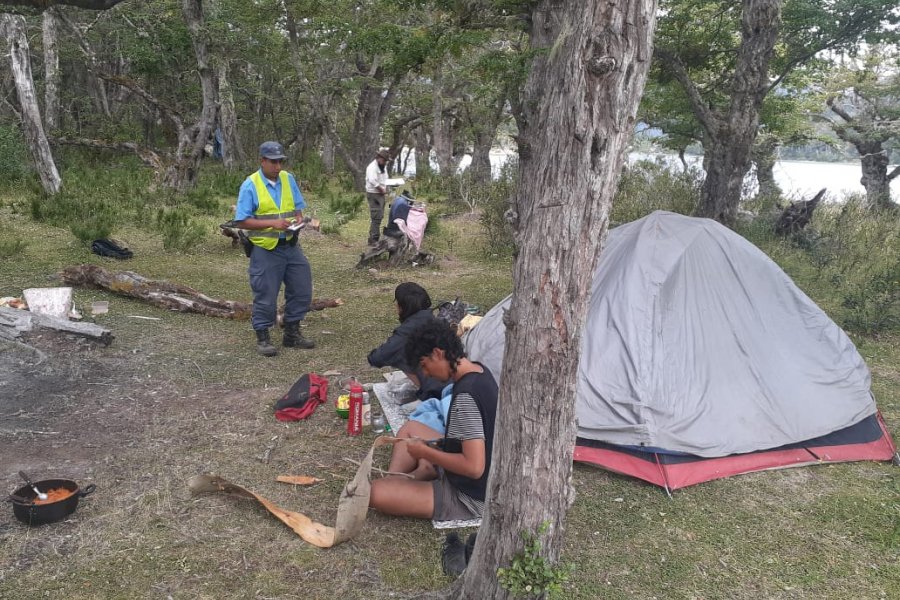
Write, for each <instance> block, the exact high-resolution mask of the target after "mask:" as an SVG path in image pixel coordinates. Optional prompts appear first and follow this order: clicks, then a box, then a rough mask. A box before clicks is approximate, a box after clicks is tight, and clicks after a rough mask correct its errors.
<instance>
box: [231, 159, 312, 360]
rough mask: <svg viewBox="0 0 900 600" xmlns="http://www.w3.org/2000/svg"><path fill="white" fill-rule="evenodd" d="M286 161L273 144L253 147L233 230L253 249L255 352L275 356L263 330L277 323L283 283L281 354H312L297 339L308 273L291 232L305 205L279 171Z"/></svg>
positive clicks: (307, 299) (309, 280)
mask: <svg viewBox="0 0 900 600" xmlns="http://www.w3.org/2000/svg"><path fill="white" fill-rule="evenodd" d="M285 158H287V157H286V156H285V154H284V148H283V147H282V146H281V144H279V143H278V142H263V143H262V145H260V147H259V164H260V168H259V170H258V171H256V172H255V173H253V174H252V175H250V176H249V177H247V179H246V180H244V183H243V184H242V185H241V189H240V192H239V193H238V201H237V207H236V210H235V217H234V220H235V224H236V225H237V226H238V227H240V228H241V229H244V230H247V235H248V237H249V238H250V241H251V242H252V243H253V248H252V251H251V252H250V268H249V269H248V273H249V275H250V289H252V290H253V314H252V317H251V324H252V325H253V329H254V331H255V332H256V350H257V351H258V352H259V353H260V354H262V355H263V356H275V355H276V354H278V348H276V347H275V346H274V345H273V344H272V340H271V338H270V336H269V329H270V328H271V327H272V326H273V325H275V322H276V318H277V301H278V293H279V291H280V290H281V284H282V283H284V302H285V308H284V337H283V339H282V344H283V345H284V346H285V347H286V348H314V347H315V343H314V342H312V341H311V340H308V339H306V338H304V337H303V334H301V333H300V321H302V320H303V318H304V317H305V316H306V313H307V312H308V311H309V305H310V302H312V271H311V270H310V267H309V261H308V260H306V256H304V254H303V250H301V249H300V246H299V245H298V244H297V231H296V230H292V227H296V226H297V225H298V224H299V223H300V222H301V221H302V219H303V209H304V208H305V207H306V203H305V202H304V201H303V194H301V193H300V188H299V187H298V186H297V180H296V179H294V176H293V175H291V174H290V173H288V172H287V171H283V170H282V163H283V162H284V159H285Z"/></svg>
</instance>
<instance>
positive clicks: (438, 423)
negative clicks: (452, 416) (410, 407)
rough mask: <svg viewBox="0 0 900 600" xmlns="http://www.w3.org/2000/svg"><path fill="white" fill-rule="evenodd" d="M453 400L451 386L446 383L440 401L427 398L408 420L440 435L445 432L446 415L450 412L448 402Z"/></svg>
mask: <svg viewBox="0 0 900 600" xmlns="http://www.w3.org/2000/svg"><path fill="white" fill-rule="evenodd" d="M452 398H453V384H452V383H448V384H447V385H446V386H444V389H443V390H441V399H440V400H438V399H437V398H429V399H428V400H423V401H422V403H421V404H420V405H419V406H417V407H416V410H414V411H413V413H412V414H411V415H409V418H410V419H412V420H414V421H418V422H420V423H423V424H424V425H427V426H428V427H431V428H432V429H434V430H435V431H439V432H440V433H441V435H443V434H444V432H445V431H446V430H447V414H448V413H449V412H450V400H451V399H452Z"/></svg>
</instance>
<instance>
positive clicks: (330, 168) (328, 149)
mask: <svg viewBox="0 0 900 600" xmlns="http://www.w3.org/2000/svg"><path fill="white" fill-rule="evenodd" d="M322 168H323V169H324V170H325V173H326V174H328V175H334V142H332V141H331V136H328V135H326V136H323V139H322Z"/></svg>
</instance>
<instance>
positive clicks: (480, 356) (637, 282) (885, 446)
mask: <svg viewBox="0 0 900 600" xmlns="http://www.w3.org/2000/svg"><path fill="white" fill-rule="evenodd" d="M509 304H510V298H509V297H508V298H506V299H505V300H503V301H502V302H500V303H499V304H498V305H497V306H495V307H494V308H492V309H491V310H490V311H489V312H488V313H487V314H486V315H485V317H484V318H483V319H482V320H481V321H480V322H479V323H478V325H477V326H476V327H475V328H474V329H472V331H470V332H469V333H468V334H467V337H466V340H465V342H466V347H467V351H468V354H469V357H470V358H472V359H473V360H476V361H480V362H483V363H484V364H485V365H487V366H488V368H490V369H491V371H492V372H493V373H494V374H495V375H496V376H498V377H499V376H500V374H501V364H502V361H503V350H504V345H505V335H504V334H505V330H504V325H503V313H504V311H505V310H506V309H507V308H508V307H509ZM870 383H871V378H870V375H869V370H868V368H867V367H866V364H865V362H864V361H863V359H862V357H861V356H860V354H859V352H858V351H857V350H856V348H855V347H854V345H853V343H852V342H851V341H850V339H849V338H848V337H847V335H846V334H845V333H844V332H843V331H842V330H841V329H840V327H838V326H837V325H836V324H835V323H834V322H833V321H832V320H831V319H830V318H829V317H828V315H826V314H825V313H824V312H823V311H822V310H821V309H820V308H819V307H818V306H816V304H815V303H814V302H813V301H812V300H810V299H809V298H808V297H807V296H806V295H805V294H804V293H803V292H802V291H800V289H799V288H798V287H797V286H796V285H795V284H794V282H793V281H791V279H790V278H789V277H788V276H787V275H786V274H785V273H784V272H783V271H782V270H781V269H780V268H779V267H778V266H777V265H776V264H775V263H774V262H772V260H770V259H769V258H768V257H767V256H766V255H765V254H764V253H763V252H761V251H760V250H759V249H758V248H756V247H755V246H754V245H753V244H751V243H750V242H748V241H747V240H745V239H744V238H742V237H741V236H739V235H738V234H736V233H734V232H733V231H731V230H729V229H728V228H726V227H724V226H722V225H720V224H719V223H716V222H715V221H712V220H709V219H699V218H693V217H685V216H682V215H678V214H673V213H668V212H662V211H658V212H654V213H653V214H651V215H648V216H647V217H644V218H642V219H639V220H637V221H634V222H632V223H628V224H625V225H622V226H619V227H616V228H614V229H612V230H610V232H609V237H608V240H607V244H606V247H605V249H604V250H603V253H602V255H601V257H600V261H599V263H598V265H597V270H596V272H595V274H594V281H593V286H592V289H591V298H590V300H589V307H588V315H587V321H586V325H585V330H584V331H583V332H582V354H581V362H580V364H579V368H578V380H577V388H576V399H575V402H576V416H577V419H578V439H577V442H576V447H575V451H574V459H575V460H576V461H582V462H587V463H592V464H594V465H597V466H600V467H603V468H605V469H608V470H611V471H615V472H617V473H622V474H625V475H630V476H633V477H638V478H640V479H644V480H646V481H649V482H651V483H653V484H656V485H659V486H663V487H665V488H666V490H667V491H668V490H673V489H678V488H681V487H685V486H689V485H693V484H697V483H701V482H704V481H710V480H713V479H718V478H721V477H729V476H731V475H738V474H741V473H749V472H752V471H759V470H764V469H775V468H783V467H793V466H801V465H808V464H819V463H828V462H843V461H855V460H891V458H892V457H893V456H894V455H895V453H896V448H895V447H894V444H893V441H892V440H891V437H890V435H889V434H888V432H887V429H886V428H885V425H884V422H883V420H882V419H881V415H880V414H879V413H878V410H877V408H876V406H875V400H874V397H873V395H872V392H871V389H870Z"/></svg>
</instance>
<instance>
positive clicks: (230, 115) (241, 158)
mask: <svg viewBox="0 0 900 600" xmlns="http://www.w3.org/2000/svg"><path fill="white" fill-rule="evenodd" d="M227 71H228V64H227V62H225V61H222V63H221V64H220V65H219V77H218V79H219V99H220V101H221V106H220V108H219V122H220V123H221V129H222V164H223V165H224V166H225V168H226V169H228V170H229V171H230V170H231V169H234V168H235V167H236V166H240V165H243V164H244V163H246V162H247V156H246V154H244V148H243V147H242V146H241V140H240V137H239V135H238V124H237V112H236V111H235V109H234V96H233V95H232V93H231V85H230V84H229V83H228V78H227Z"/></svg>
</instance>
